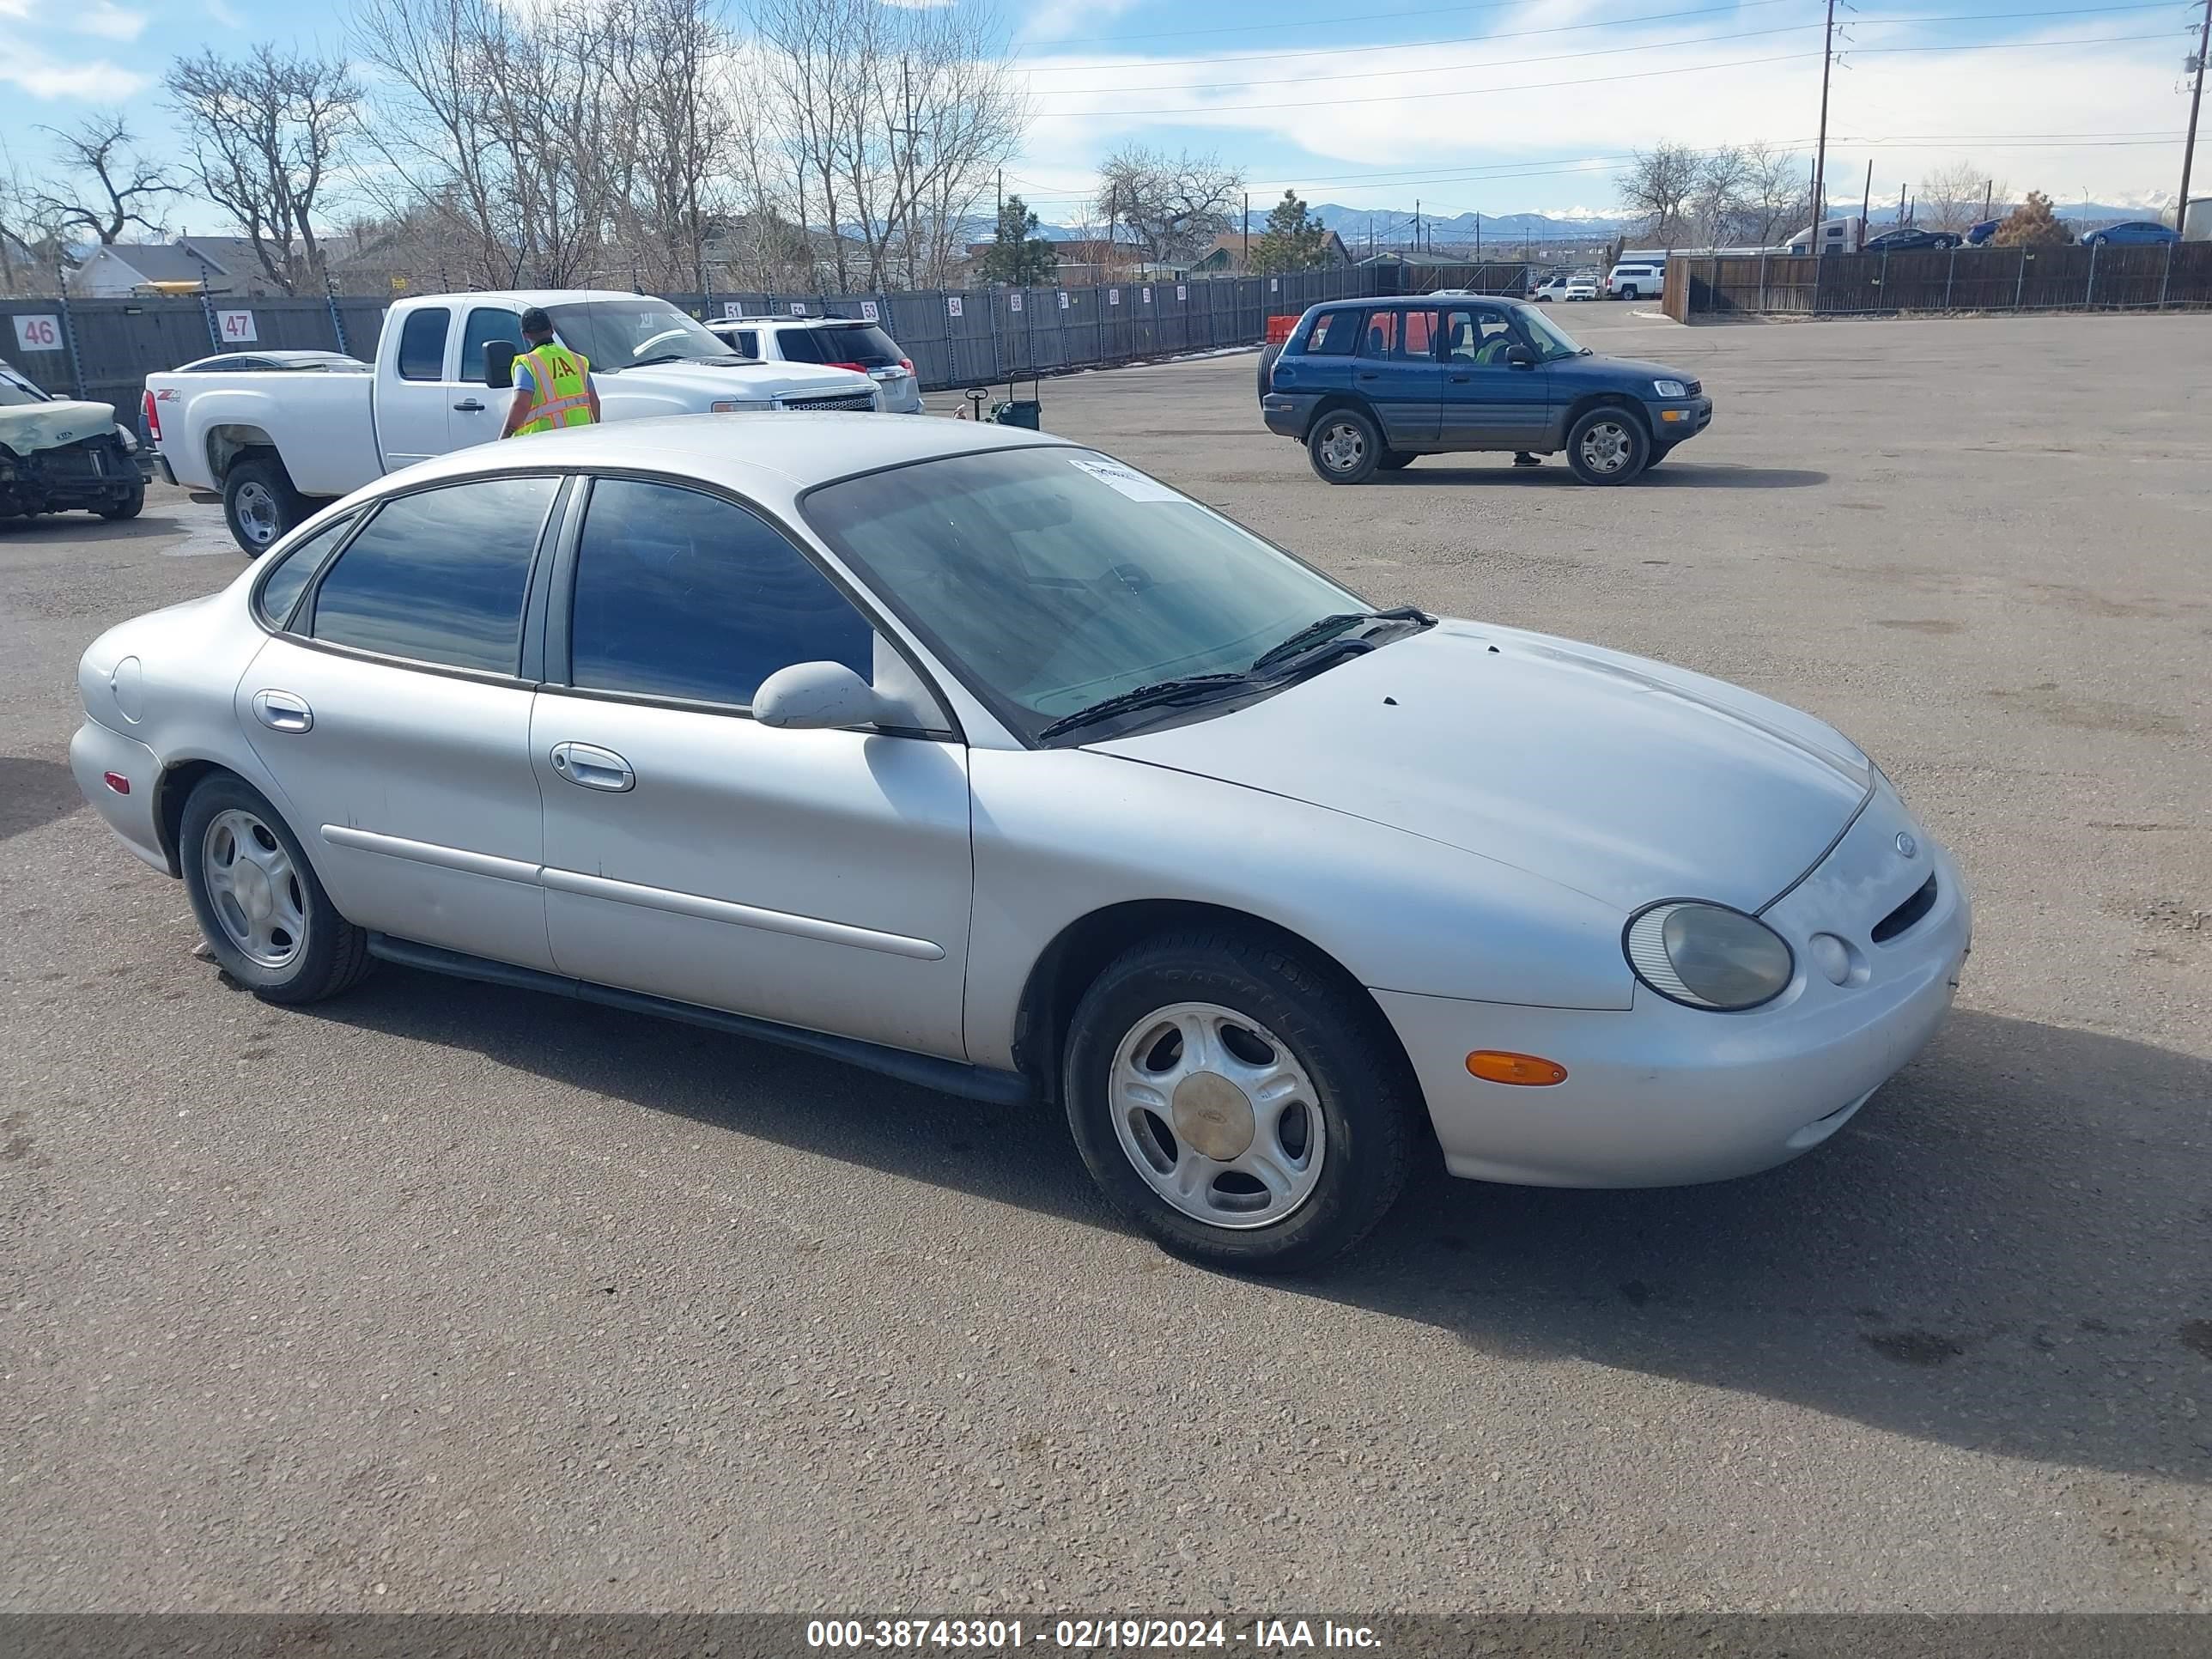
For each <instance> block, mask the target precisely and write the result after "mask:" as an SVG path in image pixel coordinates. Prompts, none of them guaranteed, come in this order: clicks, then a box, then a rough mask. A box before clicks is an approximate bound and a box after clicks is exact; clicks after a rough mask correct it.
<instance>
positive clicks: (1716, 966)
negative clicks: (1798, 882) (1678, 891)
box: [1621, 899, 1796, 1013]
mask: <svg viewBox="0 0 2212 1659" xmlns="http://www.w3.org/2000/svg"><path fill="white" fill-rule="evenodd" d="M1621 948H1622V949H1623V950H1624V951H1626V953H1627V956H1628V965H1629V967H1630V968H1631V969H1633V970H1634V972H1635V974H1636V977H1637V978H1638V979H1639V980H1641V981H1644V984H1646V985H1648V986H1650V987H1651V988H1652V989H1653V990H1655V991H1656V992H1657V993H1658V994H1660V995H1661V996H1662V997H1665V998H1666V999H1667V1000H1668V1001H1670V1002H1679V1003H1680V1004H1682V1005H1683V1006H1685V1007H1689V1008H1708V1009H1711V1010H1714V1011H1716V1012H1722V1013H1737V1012H1741V1011H1743V1010H1744V1009H1747V1008H1756V1007H1758V1006H1759V1005H1760V1004H1761V1003H1765V1002H1771V1001H1773V1000H1774V999H1775V998H1777V997H1778V996H1780V995H1781V994H1782V993H1783V992H1784V990H1785V989H1787V988H1788V987H1789V984H1790V977H1791V975H1794V974H1795V973H1796V957H1794V956H1792V955H1791V953H1790V945H1789V942H1788V941H1787V940H1785V939H1784V938H1783V937H1782V935H1781V934H1779V933H1776V932H1775V931H1774V930H1773V929H1772V928H1771V927H1768V926H1767V925H1766V924H1765V922H1763V921H1759V919H1758V918H1757V917H1756V916H1747V915H1744V913H1743V912H1742V911H1741V910H1731V909H1729V908H1728V907H1727V906H1726V905H1721V904H1705V903H1700V902H1698V901H1696V900H1694V899H1663V900H1662V901H1661V902H1658V903H1656V904H1653V905H1649V906H1646V907H1645V908H1644V909H1642V910H1639V911H1638V912H1637V913H1636V915H1633V916H1631V917H1630V918H1629V921H1628V926H1627V927H1626V929H1625V930H1624V931H1623V933H1622V934H1621Z"/></svg>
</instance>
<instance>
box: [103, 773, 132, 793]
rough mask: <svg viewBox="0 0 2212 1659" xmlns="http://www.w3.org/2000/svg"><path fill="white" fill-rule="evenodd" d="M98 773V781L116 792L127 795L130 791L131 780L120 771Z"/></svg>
mask: <svg viewBox="0 0 2212 1659" xmlns="http://www.w3.org/2000/svg"><path fill="white" fill-rule="evenodd" d="M100 781H102V782H104V783H105V784H106V786H107V787H109V788H110V789H112V790H113V791H114V792H115V793H117V794H118V795H127V794H129V793H131V780H130V779H128V778H126V777H125V776H124V775H123V774H122V773H120V772H103V773H101V774H100Z"/></svg>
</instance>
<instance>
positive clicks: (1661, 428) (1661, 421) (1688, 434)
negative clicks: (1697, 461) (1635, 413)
mask: <svg viewBox="0 0 2212 1659" xmlns="http://www.w3.org/2000/svg"><path fill="white" fill-rule="evenodd" d="M1644 414H1645V416H1647V417H1648V418H1649V420H1650V422H1651V436H1652V438H1653V440H1654V441H1656V442H1659V443H1662V444H1666V445H1668V447H1672V446H1674V445H1675V444H1679V443H1680V442H1682V441H1685V440H1686V439H1690V438H1694V437H1696V436H1697V435H1698V434H1699V433H1700V432H1703V431H1704V430H1705V428H1707V427H1709V426H1711V424H1712V423H1713V400H1712V399H1711V398H1705V397H1698V398H1668V399H1667V400H1666V401H1665V402H1663V403H1647V404H1644Z"/></svg>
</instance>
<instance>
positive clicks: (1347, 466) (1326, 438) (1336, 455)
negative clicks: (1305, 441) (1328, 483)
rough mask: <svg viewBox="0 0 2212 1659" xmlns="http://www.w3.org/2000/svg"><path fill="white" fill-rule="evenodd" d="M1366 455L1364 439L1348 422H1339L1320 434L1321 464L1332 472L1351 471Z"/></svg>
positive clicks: (1357, 429)
mask: <svg viewBox="0 0 2212 1659" xmlns="http://www.w3.org/2000/svg"><path fill="white" fill-rule="evenodd" d="M1366 453H1367V440H1366V438H1365V437H1364V436H1363V435H1361V433H1360V430H1359V428H1358V427H1356V426H1353V425H1352V423H1351V422H1348V421H1340V422H1336V423H1335V424H1334V425H1333V426H1331V427H1330V428H1328V430H1327V431H1326V432H1324V433H1322V440H1321V459H1322V465H1325V466H1327V467H1328V470H1329V471H1332V472H1349V471H1352V468H1354V467H1356V466H1358V465H1359V463H1360V459H1361V458H1362V457H1364V455H1365V454H1366Z"/></svg>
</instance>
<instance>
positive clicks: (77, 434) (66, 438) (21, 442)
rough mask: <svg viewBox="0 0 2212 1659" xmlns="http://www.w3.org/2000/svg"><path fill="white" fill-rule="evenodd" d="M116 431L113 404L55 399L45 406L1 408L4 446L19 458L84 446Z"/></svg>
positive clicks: (0, 424)
mask: <svg viewBox="0 0 2212 1659" xmlns="http://www.w3.org/2000/svg"><path fill="white" fill-rule="evenodd" d="M114 429H115V407H114V405H113V404H95V403H80V402H76V401H72V400H70V399H67V398H55V399H53V400H52V401H51V402H47V403H43V404H10V405H9V406H8V407H7V408H4V409H0V444H5V445H6V446H7V447H9V449H12V450H14V451H15V453H17V454H18V455H28V454H31V453H33V452H35V451H37V450H41V449H59V448H61V447H63V446H64V445H66V444H78V443H82V442H83V441H85V440H86V439H87V438H97V437H98V436H100V434H101V433H103V432H112V431H113V430H114Z"/></svg>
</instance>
